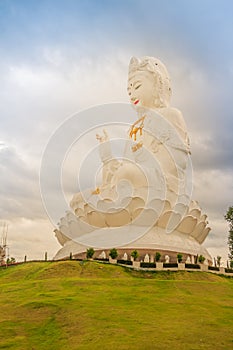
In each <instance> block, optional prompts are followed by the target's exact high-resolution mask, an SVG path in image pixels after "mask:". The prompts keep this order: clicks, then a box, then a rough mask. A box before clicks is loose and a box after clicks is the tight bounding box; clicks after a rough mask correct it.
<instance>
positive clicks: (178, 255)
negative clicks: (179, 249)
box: [177, 253, 183, 263]
mask: <svg viewBox="0 0 233 350" xmlns="http://www.w3.org/2000/svg"><path fill="white" fill-rule="evenodd" d="M182 259H183V255H182V254H181V253H178V254H177V260H178V262H179V263H181V262H182Z"/></svg>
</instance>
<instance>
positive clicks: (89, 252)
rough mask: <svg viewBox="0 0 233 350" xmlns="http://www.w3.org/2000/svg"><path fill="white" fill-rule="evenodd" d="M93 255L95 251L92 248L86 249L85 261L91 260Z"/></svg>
mask: <svg viewBox="0 0 233 350" xmlns="http://www.w3.org/2000/svg"><path fill="white" fill-rule="evenodd" d="M94 253H95V251H94V249H93V248H89V249H87V253H86V256H87V259H91V258H92V257H93V255H94Z"/></svg>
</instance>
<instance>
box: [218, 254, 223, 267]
mask: <svg viewBox="0 0 233 350" xmlns="http://www.w3.org/2000/svg"><path fill="white" fill-rule="evenodd" d="M221 259H222V257H221V256H219V255H218V256H217V265H218V267H220V265H221Z"/></svg>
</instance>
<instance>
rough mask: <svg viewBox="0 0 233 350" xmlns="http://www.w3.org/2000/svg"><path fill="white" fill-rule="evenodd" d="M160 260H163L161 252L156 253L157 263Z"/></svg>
mask: <svg viewBox="0 0 233 350" xmlns="http://www.w3.org/2000/svg"><path fill="white" fill-rule="evenodd" d="M160 258H161V254H160V252H156V253H155V261H159V260H160Z"/></svg>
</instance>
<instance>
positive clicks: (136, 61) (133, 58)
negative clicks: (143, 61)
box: [129, 57, 140, 65]
mask: <svg viewBox="0 0 233 350" xmlns="http://www.w3.org/2000/svg"><path fill="white" fill-rule="evenodd" d="M139 62H140V61H139V59H138V58H136V57H131V60H130V63H129V64H130V65H138V64H139Z"/></svg>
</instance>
